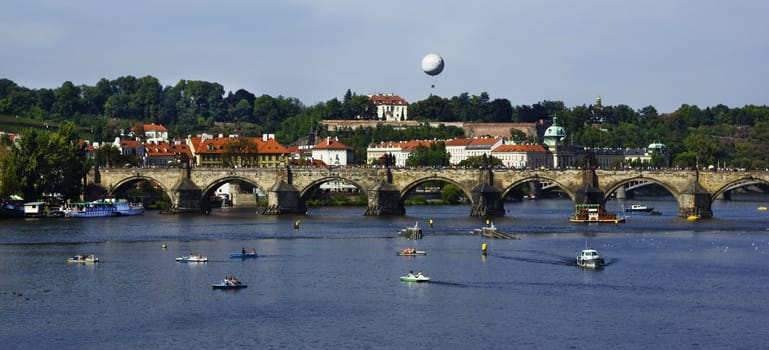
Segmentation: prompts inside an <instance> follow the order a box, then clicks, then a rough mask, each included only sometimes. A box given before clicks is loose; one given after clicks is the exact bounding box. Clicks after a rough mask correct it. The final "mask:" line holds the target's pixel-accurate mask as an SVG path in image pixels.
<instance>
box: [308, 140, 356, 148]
mask: <svg viewBox="0 0 769 350" xmlns="http://www.w3.org/2000/svg"><path fill="white" fill-rule="evenodd" d="M314 149H348V150H351V149H353V148H352V147H350V146H347V145H345V144H343V143H341V142H339V141H337V140H336V139H332V138H326V139H325V140H323V141H321V142H319V143H318V144H317V145H315V148H314Z"/></svg>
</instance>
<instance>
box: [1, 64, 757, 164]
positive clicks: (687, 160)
mask: <svg viewBox="0 0 769 350" xmlns="http://www.w3.org/2000/svg"><path fill="white" fill-rule="evenodd" d="M375 110H376V108H375V106H374V105H373V103H372V102H371V101H369V100H368V97H367V95H365V94H364V95H358V94H356V93H353V92H352V91H350V90H348V91H346V92H345V94H344V95H343V98H342V99H341V100H339V99H337V98H332V99H330V100H328V101H326V102H321V103H318V104H315V105H313V106H305V105H304V104H303V103H302V102H301V101H299V100H298V99H296V98H291V97H284V96H269V95H260V96H257V94H254V93H252V92H249V91H246V90H243V89H239V90H237V91H235V92H232V91H229V92H225V91H224V88H223V86H222V85H221V84H219V83H216V82H207V81H193V80H180V81H179V82H178V83H177V84H176V85H174V86H162V85H161V84H160V82H159V81H158V79H157V78H154V77H152V76H145V77H141V78H136V77H133V76H125V77H119V78H117V79H114V80H108V79H101V80H99V81H98V82H96V84H95V85H93V86H90V85H80V86H78V85H74V84H72V83H71V82H64V83H63V84H62V85H61V86H60V87H57V88H55V89H47V88H43V89H29V88H25V87H22V86H19V85H17V84H16V83H14V82H13V81H11V80H8V79H0V125H3V126H6V128H9V129H10V128H15V127H17V126H19V125H27V126H32V127H34V126H35V125H39V126H44V125H51V126H58V125H59V124H60V123H61V122H72V123H74V124H75V125H77V127H78V129H77V130H79V132H80V133H81V134H82V133H85V134H87V135H81V136H83V137H84V138H87V139H89V140H92V141H112V140H114V138H115V137H116V136H118V135H120V134H121V132H123V133H124V132H126V131H127V130H128V129H130V128H131V127H132V126H134V125H135V124H136V123H137V122H140V123H156V124H162V125H164V126H166V128H168V129H169V132H170V134H171V135H172V136H175V137H186V136H187V135H194V134H198V133H202V132H206V133H212V134H218V133H222V134H239V135H244V136H259V135H261V134H262V133H274V134H276V137H277V139H278V141H279V142H281V143H282V144H286V145H287V144H291V143H294V142H296V141H297V140H299V139H301V138H303V137H305V136H307V135H308V133H310V132H313V133H315V135H316V136H318V137H326V136H338V137H339V138H340V140H342V142H345V143H348V144H350V145H351V146H354V147H356V149H357V150H358V152H359V153H360V152H361V149H365V145H366V144H368V143H372V142H380V141H399V140H406V139H413V138H421V139H433V138H436V139H439V138H447V137H453V136H461V135H460V133H459V131H458V130H457V129H455V128H434V129H431V128H426V127H419V128H417V129H416V130H395V129H387V128H377V129H375V130H362V131H357V130H356V131H355V132H352V131H350V130H341V131H338V132H334V133H329V132H327V131H326V130H323V128H322V127H321V125H320V121H322V120H324V119H348V120H350V119H358V118H362V119H373V118H374V115H375ZM3 116H4V117H3ZM17 117H18V118H17ZM409 117H410V119H415V120H420V121H439V122H455V121H459V122H524V123H526V122H537V121H540V120H543V121H545V122H550V121H551V120H552V119H553V117H557V121H558V124H559V125H561V126H563V127H564V128H565V129H566V132H567V134H568V142H570V143H572V144H577V145H581V146H585V147H607V148H620V147H622V148H629V147H632V148H635V147H645V146H647V145H649V144H650V143H653V142H660V143H664V144H666V145H667V146H668V150H669V152H670V153H671V155H672V159H673V164H672V165H674V166H693V165H694V163H695V161H696V159H699V162H700V164H714V165H715V164H721V165H726V166H729V167H740V168H743V167H744V168H766V167H769V160H767V159H766V157H765V156H764V155H765V154H766V153H767V152H766V151H767V150H769V124H768V123H769V108H767V106H765V105H764V106H753V105H748V106H743V107H736V108H730V107H727V106H724V105H720V104H719V105H715V106H713V107H706V108H704V109H701V108H700V107H698V106H693V105H682V106H681V107H680V108H679V109H678V110H676V111H674V112H672V113H667V114H659V113H658V112H657V110H656V109H655V108H654V107H653V106H646V107H643V108H641V109H639V110H633V109H632V108H630V107H629V106H627V105H623V104H618V105H605V106H601V105H599V104H596V105H581V106H573V107H568V106H565V105H564V104H563V102H560V101H541V102H537V103H534V104H532V105H517V106H513V105H512V104H511V102H510V100H508V99H506V98H496V99H491V97H490V96H489V95H488V94H487V93H486V92H482V93H480V94H479V95H472V96H471V95H469V94H468V93H462V94H460V95H459V96H454V97H449V98H444V97H440V96H430V97H428V98H427V99H425V100H422V101H413V102H412V103H411V104H410V105H409ZM14 121H16V122H15V123H14ZM18 129H21V127H20V126H19V127H18ZM379 129H381V130H379ZM0 131H18V130H8V129H6V130H2V129H0ZM356 158H357V157H356ZM357 159H359V160H360V159H365V158H357Z"/></svg>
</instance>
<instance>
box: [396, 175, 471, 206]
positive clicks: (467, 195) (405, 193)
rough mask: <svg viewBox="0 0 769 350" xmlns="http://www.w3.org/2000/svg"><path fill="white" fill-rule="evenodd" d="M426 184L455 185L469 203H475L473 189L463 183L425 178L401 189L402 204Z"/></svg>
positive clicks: (448, 179)
mask: <svg viewBox="0 0 769 350" xmlns="http://www.w3.org/2000/svg"><path fill="white" fill-rule="evenodd" d="M426 182H445V183H450V184H452V185H455V186H457V188H459V190H460V191H462V194H464V195H465V198H467V200H468V202H469V203H470V204H472V201H473V196H472V189H468V188H467V187H465V186H464V185H462V183H460V182H458V181H455V180H452V179H450V178H448V177H443V176H429V177H423V178H420V179H416V180H414V181H412V182H409V183H408V184H406V185H405V186H404V187H403V188H402V189H401V193H400V197H401V199H400V200H401V204H403V203H404V202H405V201H406V198H407V197H408V195H409V194H410V193H411V192H414V191H415V190H416V189H417V187H419V185H421V184H423V183H426Z"/></svg>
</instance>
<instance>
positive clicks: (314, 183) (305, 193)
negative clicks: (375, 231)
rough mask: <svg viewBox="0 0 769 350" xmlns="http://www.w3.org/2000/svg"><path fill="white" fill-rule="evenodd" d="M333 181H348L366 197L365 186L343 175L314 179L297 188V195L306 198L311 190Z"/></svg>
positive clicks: (366, 190)
mask: <svg viewBox="0 0 769 350" xmlns="http://www.w3.org/2000/svg"><path fill="white" fill-rule="evenodd" d="M334 181H344V182H347V183H350V184H352V185H353V186H355V188H357V189H358V190H359V191H361V195H364V196H366V197H368V189H367V188H366V186H363V185H362V184H360V183H358V182H357V181H354V180H351V179H349V178H346V177H343V176H325V177H322V178H319V179H315V180H313V181H312V182H310V183H309V184H307V185H305V186H304V188H301V189H299V197H300V198H302V200H306V199H307V196H309V195H310V194H311V193H312V192H314V191H315V190H317V189H318V188H320V186H321V185H323V184H324V183H327V182H334Z"/></svg>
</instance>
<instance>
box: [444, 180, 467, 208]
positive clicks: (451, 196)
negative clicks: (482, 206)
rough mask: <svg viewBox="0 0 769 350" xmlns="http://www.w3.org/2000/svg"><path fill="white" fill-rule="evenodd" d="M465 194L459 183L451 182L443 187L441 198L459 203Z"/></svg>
mask: <svg viewBox="0 0 769 350" xmlns="http://www.w3.org/2000/svg"><path fill="white" fill-rule="evenodd" d="M464 196H465V194H464V193H463V192H462V190H461V189H459V187H458V186H457V185H454V184H451V183H449V184H446V185H444V186H443V187H442V188H441V199H442V200H443V201H444V202H446V203H449V204H457V203H459V201H460V200H461V199H462V198H463V197H464Z"/></svg>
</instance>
